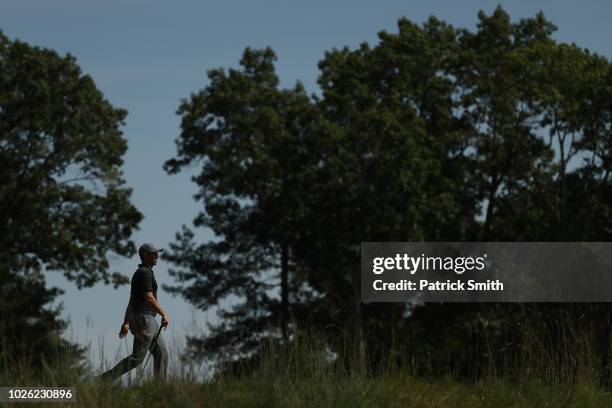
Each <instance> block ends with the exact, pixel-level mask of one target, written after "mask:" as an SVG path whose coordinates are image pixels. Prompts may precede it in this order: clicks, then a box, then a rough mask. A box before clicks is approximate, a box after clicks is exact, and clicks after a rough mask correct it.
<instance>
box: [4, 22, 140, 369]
mask: <svg viewBox="0 0 612 408" xmlns="http://www.w3.org/2000/svg"><path fill="white" fill-rule="evenodd" d="M126 114H127V112H126V111H125V110H122V109H117V108H114V107H113V106H112V105H111V104H110V103H109V102H108V101H107V100H105V99H104V97H103V95H102V93H101V92H100V91H99V90H98V89H96V86H95V83H94V81H93V80H92V78H91V77H89V76H88V75H83V74H82V73H81V70H80V68H79V66H78V65H77V63H76V60H75V58H74V57H73V56H71V55H70V54H68V55H66V56H63V57H62V56H59V55H58V54H57V53H56V52H54V51H52V50H48V49H43V48H39V47H34V46H30V45H28V44H26V43H24V42H21V41H18V40H15V41H11V40H9V39H8V38H7V37H6V36H5V35H4V34H3V33H1V32H0V166H1V171H0V225H1V227H0V228H2V234H0V259H1V260H2V261H1V262H0V276H1V277H2V286H1V287H2V290H3V293H4V294H5V295H6V296H5V298H4V301H3V306H2V311H3V313H2V315H3V316H2V319H3V320H2V323H3V325H2V326H3V327H2V329H3V330H2V336H16V337H5V338H4V339H3V341H2V344H3V345H4V346H3V349H2V351H1V353H2V354H4V355H5V356H6V355H9V356H10V353H11V349H10V348H6V347H7V346H6V345H7V344H17V343H18V342H19V340H18V339H19V338H22V339H23V338H28V337H29V331H36V332H37V333H38V334H37V335H38V336H41V338H45V339H46V340H47V341H48V342H53V341H55V338H56V336H54V335H53V334H54V333H57V331H56V332H53V331H52V329H51V327H52V326H53V325H56V326H57V328H58V329H61V328H62V327H63V326H62V322H60V321H58V320H57V319H56V318H57V313H55V314H53V313H51V312H48V311H45V310H43V306H44V305H45V304H46V303H48V302H50V301H52V300H53V298H54V297H55V296H57V295H58V294H59V292H58V291H57V290H55V289H51V290H47V289H45V287H44V274H43V273H42V271H43V270H45V271H54V270H55V271H62V272H63V273H64V275H65V276H66V277H67V278H68V279H69V280H73V281H75V282H76V284H77V286H78V287H79V288H81V287H85V286H91V285H93V284H94V283H96V282H98V281H100V280H103V281H104V282H105V283H110V282H113V283H114V284H115V285H118V284H121V283H125V282H126V281H127V278H126V277H125V276H123V275H121V274H120V273H118V272H115V273H110V272H109V271H108V268H109V263H108V258H107V253H108V252H111V251H112V252H115V253H117V254H119V255H123V256H129V255H132V254H133V253H134V252H135V248H134V243H133V242H132V241H131V240H129V237H130V235H131V233H132V230H133V229H134V228H136V227H137V225H138V223H139V222H140V220H141V219H142V215H141V214H140V212H139V211H138V210H137V209H136V208H135V207H134V206H133V205H132V204H131V203H130V201H129V198H130V194H131V190H130V189H128V188H126V187H125V186H124V180H123V178H122V174H121V170H120V166H121V165H122V158H121V157H122V155H123V154H124V153H125V151H126V148H127V145H126V141H125V140H124V139H123V137H122V134H121V130H120V126H121V125H122V124H123V120H124V119H125V116H126ZM4 312H7V313H8V312H10V313H9V314H6V313H4ZM32 321H34V322H32ZM37 322H38V323H37ZM39 323H40V325H39ZM24 327H27V328H28V329H27V330H25V329H24ZM59 331H61V330H59ZM24 336H28V337H24ZM46 336H49V337H46ZM47 346H49V347H51V345H50V343H47V344H46V345H45V346H41V347H40V348H39V349H37V350H43V349H45V347H47ZM33 358H35V359H36V358H40V356H33Z"/></svg>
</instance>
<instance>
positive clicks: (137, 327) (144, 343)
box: [100, 314, 168, 381]
mask: <svg viewBox="0 0 612 408" xmlns="http://www.w3.org/2000/svg"><path fill="white" fill-rule="evenodd" d="M158 329H159V325H158V323H157V321H156V320H155V317H153V316H151V315H142V314H141V315H135V316H133V317H132V320H130V331H131V332H132V334H133V335H134V345H133V347H132V354H131V355H129V356H127V357H126V358H124V359H123V360H121V361H120V362H119V363H117V365H115V366H114V367H113V368H111V369H110V370H108V371H107V372H105V373H103V374H101V375H100V378H101V379H102V380H105V381H109V380H110V381H112V380H114V379H116V378H118V377H121V376H122V375H123V374H125V373H127V372H128V371H130V370H131V369H133V368H135V367H138V366H139V365H140V364H141V363H142V362H143V361H144V360H145V358H146V356H147V351H149V346H150V345H151V342H152V341H153V338H154V337H155V335H156V334H157V330H158ZM151 354H153V372H154V373H155V379H157V380H159V379H165V378H166V369H167V368H168V350H167V349H166V343H165V342H164V339H163V337H162V334H161V333H160V334H159V337H158V338H157V342H156V343H155V345H154V346H153V349H152V350H151Z"/></svg>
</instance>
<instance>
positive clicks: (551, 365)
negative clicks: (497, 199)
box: [0, 313, 612, 408]
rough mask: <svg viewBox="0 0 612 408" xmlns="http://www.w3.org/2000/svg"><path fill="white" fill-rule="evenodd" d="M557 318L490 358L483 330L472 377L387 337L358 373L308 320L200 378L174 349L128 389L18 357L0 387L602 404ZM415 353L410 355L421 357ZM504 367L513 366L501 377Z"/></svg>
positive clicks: (584, 350) (307, 401) (593, 348)
mask: <svg viewBox="0 0 612 408" xmlns="http://www.w3.org/2000/svg"><path fill="white" fill-rule="evenodd" d="M568 316H569V315H568ZM558 317H559V318H562V317H563V313H561V314H560V315H559V316H558ZM566 317H567V316H566ZM566 323H567V324H564V325H558V324H557V325H556V326H554V330H558V331H559V332H558V333H556V334H555V335H554V336H551V333H553V332H554V330H552V331H551V327H550V325H551V322H546V321H533V320H531V321H529V322H527V321H525V322H522V326H523V327H522V329H521V330H522V331H521V336H520V337H518V338H513V339H512V340H513V341H515V342H517V343H518V344H513V345H512V347H513V348H514V349H513V350H520V352H519V353H515V357H513V358H512V359H506V360H504V358H500V357H499V355H498V354H499V353H502V354H503V353H504V352H505V351H504V350H500V349H499V346H500V344H501V343H499V338H500V337H499V335H496V336H493V335H491V336H489V337H487V338H488V340H487V339H485V340H483V341H482V344H483V349H484V350H485V351H486V352H487V353H489V354H488V355H490V357H491V358H489V359H488V360H487V368H486V370H485V371H486V375H483V376H482V377H481V378H479V379H478V380H477V381H465V380H459V379H457V377H456V376H455V375H454V373H453V372H452V370H449V371H448V372H447V374H446V375H437V376H436V377H433V378H432V377H423V376H421V375H419V371H418V370H417V369H416V368H417V366H416V363H415V361H414V359H413V356H410V355H408V356H406V355H403V354H404V353H399V352H398V350H400V349H401V348H400V347H399V346H398V344H397V343H391V345H390V346H389V347H388V349H387V350H384V352H379V353H378V354H377V355H379V359H378V361H377V362H376V364H367V365H366V367H367V369H366V370H365V371H364V370H361V369H355V367H358V366H359V364H360V362H359V361H357V358H356V356H358V355H359V353H356V352H355V343H356V342H355V341H354V340H355V339H354V338H353V336H352V333H350V332H349V331H345V332H343V333H340V334H336V335H335V337H334V340H333V341H331V338H330V337H329V335H326V334H325V333H324V332H322V331H321V330H319V329H318V328H313V327H301V328H299V329H296V330H294V332H293V334H292V336H291V342H290V343H289V344H288V345H283V343H282V342H280V341H278V340H276V339H272V338H270V339H268V340H267V341H266V342H265V343H264V347H263V348H262V350H261V355H260V358H258V359H255V360H253V361H251V362H250V363H249V364H246V363H245V364H243V365H241V364H238V365H235V366H234V367H237V369H236V368H235V369H233V370H225V371H218V372H217V373H216V375H215V376H213V377H210V378H205V379H202V378H201V377H198V376H197V375H195V374H194V373H195V372H196V371H197V365H196V364H191V365H190V364H188V362H184V361H181V360H180V356H179V355H178V350H176V349H175V350H173V351H172V353H171V354H172V356H173V357H172V358H171V360H172V361H171V367H172V369H171V370H170V378H169V379H168V381H167V382H164V383H157V382H155V381H153V380H151V379H150V378H147V379H146V380H145V381H142V382H137V381H133V382H132V383H131V386H129V387H126V386H125V384H124V385H121V384H120V383H116V384H100V383H95V382H90V381H87V380H84V379H83V378H84V377H86V376H87V375H88V374H92V373H93V371H96V372H100V371H101V370H102V369H103V368H105V367H98V369H97V370H92V368H91V367H87V366H85V367H74V366H62V365H61V362H60V363H59V364H56V365H54V366H51V365H45V366H44V368H43V369H42V370H31V369H29V368H28V364H27V362H26V361H24V362H23V364H22V365H20V369H19V370H18V371H17V372H8V371H7V370H6V367H1V368H0V381H1V384H2V386H65V387H66V386H75V387H77V401H78V402H77V404H76V405H77V406H86V407H107V406H115V407H119V406H165V407H191V406H193V407H423V406H427V407H429V406H432V407H433V406H438V407H481V406H482V407H496V408H497V407H500V406H503V407H506V406H508V407H526V406H527V407H528V406H533V407H559V406H561V407H563V406H575V407H590V406H593V407H603V406H612V394H610V393H609V392H608V391H605V390H604V389H602V388H601V387H600V386H599V371H600V368H601V358H602V356H601V355H600V354H599V353H600V351H601V347H600V346H601V345H600V344H597V341H595V340H594V339H596V337H597V336H596V334H595V332H594V331H595V330H596V329H597V328H595V327H592V326H590V325H589V324H588V323H587V322H585V321H580V320H578V321H575V322H574V321H572V322H566ZM561 326H563V327H561ZM483 333H485V334H486V333H487V331H486V330H485V331H483ZM485 334H483V336H485ZM485 337H486V336H485ZM502 337H503V336H502ZM398 341H399V340H398ZM487 342H488V343H487ZM496 342H498V343H499V344H498V343H496ZM124 352H125V353H126V354H127V350H124ZM366 352H367V350H366ZM119 357H121V356H117V358H119ZM425 360H426V358H425V357H424V356H420V360H419V361H420V362H421V363H422V362H423V361H425ZM149 364H150V365H152V361H150V362H149ZM504 364H505V366H504ZM506 369H512V370H514V374H513V375H512V376H510V377H507V376H506V375H505V374H504V370H506ZM194 370H195V371H194ZM134 371H136V370H134ZM516 374H518V375H516Z"/></svg>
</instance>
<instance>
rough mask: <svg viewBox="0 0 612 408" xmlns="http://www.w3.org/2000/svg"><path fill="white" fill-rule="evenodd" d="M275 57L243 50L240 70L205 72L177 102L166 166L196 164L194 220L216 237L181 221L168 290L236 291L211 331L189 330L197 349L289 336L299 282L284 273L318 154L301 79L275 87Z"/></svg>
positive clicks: (213, 296)
mask: <svg viewBox="0 0 612 408" xmlns="http://www.w3.org/2000/svg"><path fill="white" fill-rule="evenodd" d="M275 59H276V56H275V55H274V52H273V51H272V50H271V49H265V50H251V49H246V50H245V52H244V54H243V57H242V59H241V61H240V65H241V66H242V68H241V69H240V70H235V69H230V70H229V71H227V72H226V71H225V70H223V69H214V70H211V71H209V73H208V76H209V79H210V85H209V86H208V87H206V88H205V89H203V90H201V91H199V92H197V93H195V94H192V96H191V98H190V100H184V101H183V102H182V104H181V107H180V108H179V110H178V114H179V115H181V116H182V123H181V128H182V132H181V135H180V137H179V139H178V141H177V145H178V157H177V158H174V159H171V160H168V161H167V162H166V164H165V166H164V167H165V169H166V170H167V171H168V172H169V173H171V174H173V173H176V172H178V171H180V170H181V169H182V168H183V167H184V166H187V165H189V164H191V163H201V164H202V170H201V172H200V174H199V175H198V176H196V177H194V178H193V180H194V181H195V182H196V183H197V184H198V186H199V189H200V190H199V192H198V194H197V195H196V197H195V198H196V199H197V200H201V201H202V202H203V205H204V211H202V212H201V213H200V214H199V215H198V216H197V217H196V219H195V220H194V225H195V226H196V227H200V226H205V227H209V228H210V229H211V230H212V231H213V232H214V233H215V235H216V236H217V237H218V238H219V239H218V240H216V241H212V242H207V243H203V244H196V243H194V242H193V233H192V232H191V231H190V230H189V228H187V227H185V226H184V227H183V231H182V232H181V233H178V234H177V242H176V243H175V244H172V245H171V249H172V252H170V253H169V255H168V259H169V260H171V261H172V262H174V263H175V264H176V265H177V266H178V267H180V269H176V270H175V269H172V270H171V271H170V273H171V275H173V276H175V277H176V278H177V281H178V282H179V283H181V284H182V285H179V286H175V287H169V288H167V289H168V290H170V291H172V292H175V293H180V294H182V295H183V296H184V297H185V298H186V299H187V300H188V301H190V302H192V303H194V304H195V305H196V306H198V307H200V308H202V309H204V310H206V309H208V308H210V307H212V306H216V305H218V304H219V302H221V301H222V300H224V299H228V298H229V299H235V303H234V305H233V306H232V307H231V309H224V308H222V309H220V311H219V317H220V319H221V323H220V324H218V325H213V326H211V330H212V333H211V335H210V336H207V338H205V339H200V338H191V339H190V344H191V345H193V346H194V347H192V350H193V351H194V352H195V355H196V356H202V355H206V356H209V357H210V356H211V355H210V354H204V353H202V351H204V350H207V351H217V352H219V353H221V352H225V351H228V352H229V351H231V352H236V353H239V354H240V353H242V354H243V355H247V354H249V353H250V352H251V351H253V350H254V349H256V348H257V347H258V346H259V344H260V340H261V338H262V337H267V336H272V337H275V336H278V335H280V336H282V337H283V338H284V339H287V337H288V330H289V328H288V325H289V319H290V316H291V314H292V313H293V312H294V310H293V309H292V306H291V305H290V302H291V298H292V297H295V296H300V295H299V293H300V290H301V289H302V287H301V285H300V283H299V282H298V281H297V280H299V273H297V274H294V273H291V272H294V271H295V262H294V260H293V242H294V240H295V233H296V226H297V225H298V224H299V223H300V222H301V221H300V220H301V215H300V214H301V212H303V206H304V202H305V197H304V195H305V194H306V192H307V189H306V188H305V186H306V185H308V184H309V183H312V182H313V179H312V177H313V175H312V173H308V172H307V171H306V170H305V169H308V168H310V167H312V164H313V161H315V160H316V153H314V152H313V150H312V149H313V146H314V145H313V143H312V142H311V140H309V138H308V137H309V132H308V128H309V127H312V126H314V125H316V123H317V117H316V111H315V110H314V109H313V107H312V104H311V102H310V99H309V98H308V96H307V95H306V94H305V92H304V89H303V87H302V86H301V85H300V84H299V83H298V84H297V85H296V86H295V87H294V88H293V89H286V90H280V89H279V88H278V82H279V80H278V77H277V75H276V73H275V70H274V60H275ZM313 153H314V154H313ZM274 292H277V293H278V294H279V295H280V299H279V298H278V297H277V296H275V293H274Z"/></svg>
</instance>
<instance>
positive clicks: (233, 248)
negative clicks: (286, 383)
mask: <svg viewBox="0 0 612 408" xmlns="http://www.w3.org/2000/svg"><path fill="white" fill-rule="evenodd" d="M478 17H479V22H478V25H477V28H476V30H475V31H470V30H467V29H457V28H454V27H452V26H451V25H449V24H447V23H445V22H442V21H439V20H437V19H436V18H433V17H432V18H430V19H429V20H428V21H427V22H426V23H424V24H422V25H417V24H414V23H412V22H410V21H408V20H406V19H400V20H399V22H398V32H397V33H389V32H381V33H379V42H378V44H376V45H374V46H371V45H369V44H367V43H363V44H362V45H361V46H359V47H358V48H357V49H348V48H343V49H333V50H331V51H329V52H326V54H325V57H324V58H323V60H321V61H320V62H319V71H320V74H319V78H318V84H319V86H320V88H321V92H320V93H319V94H316V95H310V96H309V95H308V94H307V93H306V91H305V89H304V88H303V86H302V85H301V84H300V83H297V84H296V85H295V86H294V87H292V88H290V89H281V88H280V87H279V78H278V76H277V74H276V72H275V67H274V62H275V59H276V57H275V54H274V52H273V50H271V49H269V48H268V49H263V50H252V49H246V50H245V52H244V54H243V57H242V60H241V62H240V65H241V66H240V68H239V69H221V68H220V69H213V70H210V71H209V72H208V77H209V84H208V85H207V86H206V87H205V88H203V89H201V90H200V91H197V92H195V93H193V94H192V95H191V97H190V98H188V99H186V100H184V101H182V104H181V105H180V108H179V111H178V114H179V115H180V116H181V119H182V123H181V134H180V137H179V139H178V154H177V156H176V157H175V158H173V159H171V160H169V161H167V162H166V164H165V169H166V170H167V171H168V172H169V173H171V174H172V173H177V172H179V171H181V169H182V168H183V167H184V166H188V165H196V166H198V168H199V169H201V171H200V173H199V175H197V176H196V177H195V178H194V181H195V182H196V183H197V185H198V187H199V193H198V195H197V199H198V200H200V201H201V202H202V204H203V207H204V209H203V211H202V212H201V213H200V214H199V215H198V217H197V218H196V219H195V221H194V225H195V227H207V228H210V229H212V230H213V231H214V232H215V234H216V236H217V239H216V240H214V241H211V242H206V243H196V242H194V239H193V233H192V231H191V230H190V229H189V228H187V227H183V230H182V231H181V232H180V233H178V234H177V240H176V242H175V243H174V244H173V245H172V249H173V252H172V253H171V256H170V259H171V261H172V262H174V264H175V265H176V267H175V268H174V269H173V271H172V273H173V275H174V276H175V277H176V279H177V281H178V285H177V286H175V287H172V288H167V289H169V290H172V291H173V292H175V293H179V294H181V295H182V296H184V298H185V299H187V300H188V301H190V302H191V303H193V304H194V305H196V306H197V307H199V308H201V309H203V310H206V309H208V308H212V307H216V306H218V305H219V302H221V301H223V300H224V299H232V306H231V308H229V309H227V308H221V310H220V312H219V321H220V323H219V324H218V325H216V326H212V327H211V334H210V335H209V336H207V337H204V338H202V337H192V338H190V342H189V344H190V352H191V354H190V355H191V356H192V357H195V358H214V359H217V358H219V356H227V358H228V359H230V360H231V361H233V360H234V359H237V358H239V357H241V358H244V359H247V360H248V359H249V358H250V359H252V360H255V359H256V358H257V356H258V355H259V354H260V353H261V350H262V348H263V347H264V345H265V344H266V342H269V341H270V339H275V340H274V341H278V342H279V343H280V344H290V343H291V339H292V335H293V333H294V332H295V330H299V327H300V326H304V325H306V326H309V327H317V328H319V329H320V330H321V331H322V332H323V335H324V336H327V341H328V344H329V347H330V350H332V351H334V350H336V351H337V350H347V348H346V347H344V346H342V345H341V344H340V343H342V342H345V341H346V339H347V335H346V333H347V332H348V333H349V335H348V337H349V338H350V339H351V342H352V343H353V346H352V347H349V348H348V350H350V352H349V353H347V355H345V356H340V357H339V360H338V361H339V363H341V364H342V363H344V364H348V365H355V364H357V365H358V367H357V368H358V369H360V370H363V369H365V370H370V371H372V372H376V370H377V369H378V367H380V365H381V364H383V362H384V364H395V365H401V366H403V367H405V368H407V369H409V370H410V371H411V372H413V373H415V374H419V375H436V376H439V375H442V374H451V375H458V376H461V377H463V378H480V377H481V376H483V375H488V374H495V375H500V374H501V375H504V376H506V377H509V378H517V377H519V376H523V375H528V374H529V375H538V376H544V377H546V378H548V379H549V380H551V381H557V380H561V379H572V378H576V377H577V376H578V375H579V371H580V370H581V369H583V368H584V369H588V370H591V371H593V370H594V371H595V372H597V373H598V374H597V375H599V374H601V376H602V381H604V382H605V381H607V380H606V379H604V377H606V376H607V374H606V372H607V366H608V362H607V356H608V354H609V353H608V351H609V348H610V342H609V340H608V337H609V335H610V333H609V329H608V327H609V319H610V310H609V308H608V307H607V306H606V305H594V304H583V305H550V304H548V305H514V304H427V305H425V306H421V307H412V306H411V305H407V304H365V303H361V302H360V252H359V249H360V243H361V242H362V241H370V242H375V241H608V240H609V238H610V233H611V228H610V227H611V222H610V221H611V217H610V204H611V203H612V189H611V183H610V178H609V172H610V168H611V165H612V161H611V159H612V155H611V153H612V151H611V150H610V147H611V139H610V136H611V133H610V131H611V128H610V115H611V107H612V105H611V104H610V101H611V100H612V88H610V84H611V83H612V69H611V65H610V61H608V59H606V58H604V57H602V56H599V55H597V54H594V53H592V52H590V51H588V50H585V49H582V48H580V47H578V46H576V45H574V44H571V45H570V44H563V43H558V42H557V41H555V40H554V39H553V37H552V34H553V32H554V31H555V29H556V27H555V26H554V25H553V24H552V23H551V22H549V21H548V20H546V19H545V17H544V16H543V15H542V14H538V15H537V16H535V17H534V18H529V19H523V20H520V21H518V22H512V21H511V20H510V18H509V16H508V15H507V13H506V12H504V11H503V10H502V9H501V8H498V9H497V10H495V12H493V13H492V15H485V14H484V13H480V14H479V16H478ZM576 273H580V271H577V272H576ZM236 299H238V300H236ZM586 343H588V344H589V347H588V350H587V347H586ZM577 353H578V355H577ZM580 353H582V354H580ZM587 354H588V355H587ZM356 356H357V358H355V357H356ZM389 356H393V357H389ZM389 358H392V359H393V360H394V361H389ZM586 360H589V361H588V364H587V363H586ZM561 377H563V378H561ZM606 378H607V377H606Z"/></svg>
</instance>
